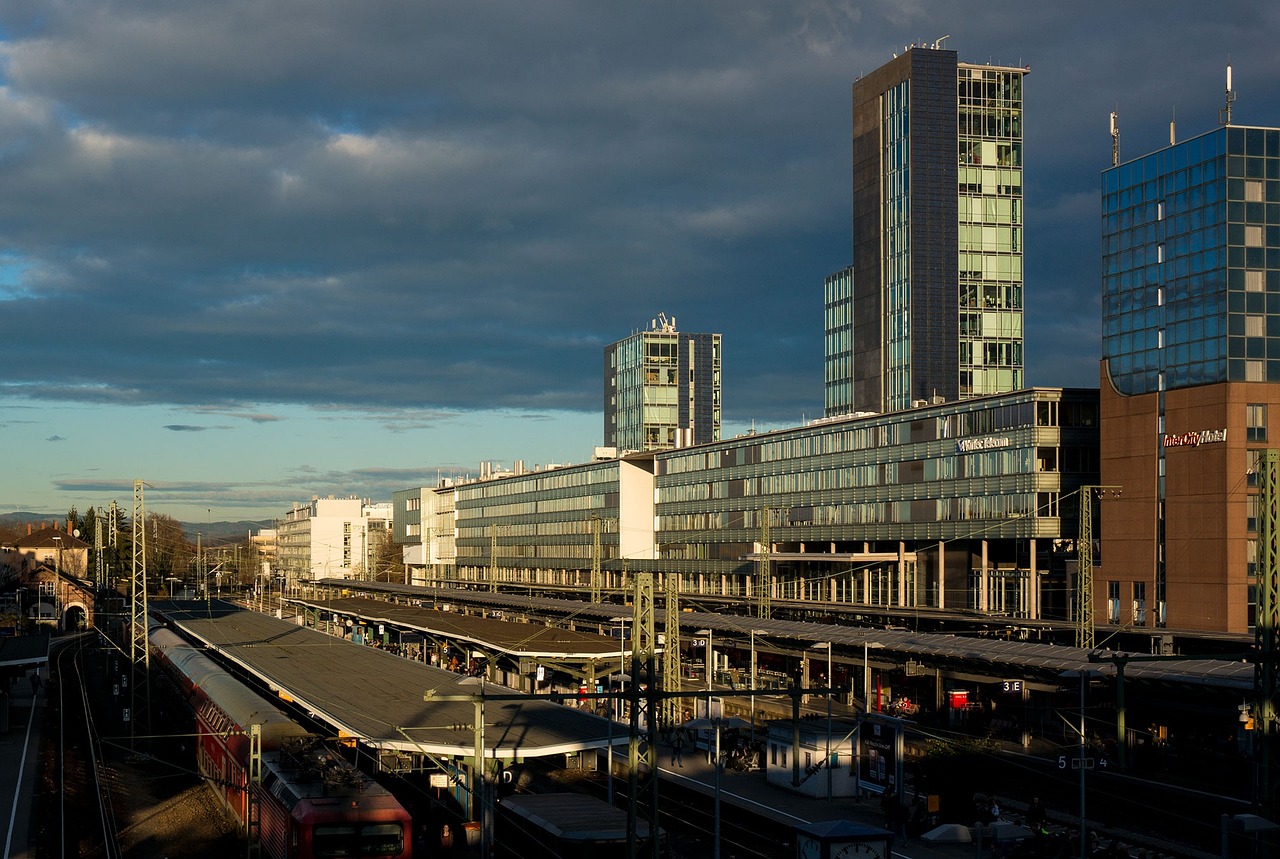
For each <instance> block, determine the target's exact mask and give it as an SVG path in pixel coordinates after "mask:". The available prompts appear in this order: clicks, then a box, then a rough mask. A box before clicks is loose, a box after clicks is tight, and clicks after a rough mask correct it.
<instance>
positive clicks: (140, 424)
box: [0, 0, 1280, 523]
mask: <svg viewBox="0 0 1280 859" xmlns="http://www.w3.org/2000/svg"><path fill="white" fill-rule="evenodd" d="M1277 33H1280V4H1277V3H1274V2H1231V0H1227V2H1221V3H1212V4H1211V3H1204V2H1202V0H1165V2H1159V3H1155V2H1138V1H1137V0H1134V2H1125V3H1115V2H1050V3H1027V2H1004V0H992V2H981V3H976V2H972V0H970V2H963V3H962V2H947V0H939V2H923V0H893V2H818V0H780V2H758V1H757V0H733V2H729V0H719V2H704V0H679V1H678V2H665V0H657V2H648V3H638V4H636V3H633V4H625V5H624V4H619V3H609V2H602V0H582V2H578V0H538V2H528V0H492V2H484V0H476V2H457V0H448V1H447V2H438V0H221V2H215V3H207V2H173V0H127V2H126V0H4V2H3V3H0V322H2V323H3V325H2V327H0V450H3V452H4V456H3V460H2V461H3V462H4V465H3V466H0V513H5V512H13V511H33V512H47V513H51V514H62V513H65V512H66V511H67V510H68V509H69V508H70V507H72V506H75V507H76V508H77V509H79V510H80V511H84V510H85V509H87V508H88V507H90V506H94V507H102V506H105V505H107V504H109V503H110V502H111V501H112V500H115V501H117V502H118V503H120V504H121V505H122V506H124V507H125V508H130V507H131V504H132V498H133V485H134V481H135V480H143V481H145V482H146V484H147V487H146V490H145V499H146V505H147V510H148V511H149V512H150V511H156V512H162V513H165V514H167V515H171V516H174V517H175V518H178V519H180V520H182V521H186V522H194V523H200V522H203V521H209V522H213V521H223V520H237V519H254V520H259V519H271V518H276V517H283V516H284V513H285V511H287V510H288V509H289V508H290V507H291V506H292V503H293V502H295V501H303V502H305V501H307V500H309V499H310V498H311V497H312V496H320V497H326V496H329V495H334V496H339V497H346V496H352V495H356V496H361V497H365V498H370V499H373V500H389V499H390V498H391V493H392V492H394V491H396V490H398V489H408V488H412V487H416V486H424V485H434V484H435V483H436V482H437V481H438V480H439V478H441V477H445V476H455V475H461V474H466V473H473V472H474V471H475V470H476V469H477V467H478V464H479V463H480V462H481V461H494V462H498V463H503V464H505V465H511V464H512V463H513V462H514V461H515V460H523V461H524V462H525V463H526V465H528V466H530V467H532V466H535V465H547V464H552V463H561V464H562V463H571V462H584V461H587V460H589V459H590V457H591V453H592V449H593V447H594V446H596V445H599V444H601V443H602V441H603V439H602V435H603V419H602V416H601V407H602V405H601V404H602V391H601V385H602V362H603V349H604V347H605V346H606V345H608V344H609V343H612V342H614V341H616V340H619V339H621V338H622V337H625V336H627V335H628V334H630V333H632V332H634V331H637V330H641V329H644V328H646V327H648V326H649V324H650V321H651V320H653V319H654V318H656V317H657V316H658V314H659V313H664V314H666V315H667V316H668V317H675V318H676V320H677V324H678V327H679V328H680V329H681V330H684V331H690V332H706V331H714V332H718V333H720V334H722V335H723V338H724V347H723V362H724V364H723V384H724V392H723V403H724V406H723V410H724V428H723V432H722V434H723V436H724V437H732V436H734V435H737V434H740V433H742V432H746V431H748V430H749V429H751V428H755V429H774V428H779V427H787V426H796V425H800V424H802V423H803V422H805V421H806V420H809V419H812V418H814V417H818V416H820V415H821V413H822V280H823V278H824V277H825V276H826V275H828V274H830V273H832V272H835V271H838V270H840V269H842V268H844V267H845V266H847V265H849V264H850V263H851V262H852V247H851V245H852V242H851V237H850V232H851V229H850V227H851V217H852V215H851V204H850V187H851V176H850V163H849V162H850V153H851V143H850V133H851V128H850V125H851V121H850V88H851V86H852V83H853V81H854V80H855V79H857V78H858V77H859V76H860V75H862V74H865V73H868V72H870V71H872V70H874V69H875V68H877V67H878V66H880V65H882V64H883V63H885V62H887V61H888V60H890V59H892V57H893V55H894V53H895V52H897V53H901V52H902V51H903V50H904V47H905V46H906V45H909V44H913V43H931V42H934V41H936V40H938V39H939V38H941V37H943V36H946V37H948V38H947V39H946V40H945V42H944V47H946V48H948V49H950V50H955V51H956V52H957V53H958V56H959V59H960V60H961V61H962V62H971V63H988V62H990V63H994V64H997V65H1015V66H1029V67H1030V69H1031V73H1030V75H1029V76H1028V78H1027V81H1026V89H1025V125H1024V130H1025V142H1024V158H1025V176H1024V183H1025V185H1024V193H1025V212H1026V216H1025V221H1026V230H1025V305H1026V311H1025V313H1026V330H1025V340H1026V351H1025V360H1026V381H1027V383H1028V385H1035V386H1052V387H1057V386H1086V387H1097V384H1098V360H1099V349H1100V320H1099V248H1098V234H1099V217H1098V212H1099V205H1100V204H1099V199H1098V182H1099V174H1100V172H1101V171H1102V170H1103V169H1105V168H1106V167H1107V166H1108V165H1109V163H1110V157H1111V138H1110V134H1109V129H1108V118H1109V114H1110V112H1111V111H1112V110H1116V111H1118V113H1119V120H1120V150H1121V159H1122V160H1126V159H1128V158H1134V157H1138V156H1139V155H1142V154H1145V153H1147V152H1150V151H1152V150H1155V149H1158V148H1160V147H1162V146H1164V145H1166V144H1167V142H1168V139H1169V123H1170V121H1171V120H1176V121H1177V133H1178V137H1179V139H1183V138H1187V137H1191V136H1194V135H1196V134H1200V133H1203V132H1206V131H1209V130H1211V129H1212V128H1214V127H1216V125H1217V124H1218V114H1219V110H1220V109H1221V108H1222V107H1223V103H1224V90H1225V68H1226V65H1227V63H1228V61H1229V62H1230V63H1231V64H1232V67H1233V82H1234V88H1235V91H1236V94H1237V101H1236V102H1235V104H1234V111H1233V119H1234V122H1235V123H1236V124H1239V125H1251V124H1252V125H1271V126H1275V125H1280V51H1276V49H1275V37H1276V34H1277Z"/></svg>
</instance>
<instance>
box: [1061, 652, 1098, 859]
mask: <svg viewBox="0 0 1280 859" xmlns="http://www.w3.org/2000/svg"><path fill="white" fill-rule="evenodd" d="M1059 676H1060V677H1062V678H1063V679H1067V680H1070V679H1073V678H1076V677H1079V678H1080V752H1079V756H1078V758H1077V760H1076V768H1077V769H1078V770H1080V859H1086V857H1087V856H1088V855H1089V852H1088V851H1089V846H1088V845H1089V839H1088V831H1087V826H1086V824H1085V813H1084V812H1085V804H1084V796H1085V789H1084V771H1085V765H1086V758H1085V739H1084V693H1085V689H1087V688H1088V686H1089V680H1090V679H1092V678H1094V677H1101V676H1102V674H1101V672H1099V671H1096V670H1094V669H1091V668H1078V669H1075V670H1073V671H1064V672H1062V674H1060V675H1059Z"/></svg>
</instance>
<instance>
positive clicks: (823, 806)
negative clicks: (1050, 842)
mask: <svg viewBox="0 0 1280 859" xmlns="http://www.w3.org/2000/svg"><path fill="white" fill-rule="evenodd" d="M671 753H672V749H671V746H670V744H668V743H666V742H660V743H659V744H658V751H657V754H658V758H657V761H658V769H659V773H660V777H661V778H662V780H663V782H664V783H673V784H674V783H678V784H681V785H684V786H686V787H691V788H693V789H695V790H697V791H698V792H699V793H702V794H704V795H706V796H713V795H714V793H715V791H716V772H715V767H714V766H713V765H712V764H711V762H710V761H709V759H708V755H707V753H706V750H705V749H701V748H690V747H689V746H686V747H685V749H684V754H683V756H682V757H683V763H684V766H682V767H681V766H676V767H672V766H669V764H670V762H671V760H672V757H671ZM616 754H617V753H616V752H615V755H616ZM621 760H622V762H623V763H624V764H625V754H623V755H621ZM719 790H720V801H721V803H724V804H730V805H734V806H737V807H739V808H745V809H748V810H750V811H753V812H754V813H757V814H759V815H760V816H762V817H768V818H771V819H774V820H777V821H780V822H783V823H790V824H792V825H797V826H799V825H801V824H804V823H821V822H826V821H834V820H843V821H849V822H851V823H857V824H862V825H864V826H874V827H880V828H888V827H887V826H886V821H885V816H884V812H883V811H882V809H881V805H880V798H879V796H876V795H872V794H868V795H866V796H864V797H861V798H853V797H843V796H842V797H835V798H833V799H825V798H814V797H811V796H806V795H803V794H800V793H797V792H793V791H790V790H786V789H784V788H780V787H777V786H775V785H772V784H769V783H768V782H767V781H766V779H765V774H764V772H763V771H761V770H753V771H749V772H738V771H734V770H732V769H730V768H727V767H726V768H724V770H723V771H722V772H721V773H720V784H719ZM659 793H660V794H661V789H659ZM912 799H913V798H912V797H908V800H907V804H908V805H910V804H911V800H912ZM999 800H1000V804H1001V807H1002V808H1005V809H1006V810H1007V817H1008V818H1009V819H1010V820H1017V819H1020V817H1021V813H1022V811H1024V810H1025V805H1022V804H1020V803H1019V802H1018V801H1017V800H1016V799H1012V798H1008V797H999ZM659 803H660V804H661V798H660V799H659ZM1050 824H1051V827H1052V828H1055V829H1059V830H1067V831H1072V832H1074V831H1076V829H1077V827H1078V825H1079V820H1078V818H1075V817H1071V816H1069V815H1067V814H1057V813H1051V814H1050ZM1089 829H1090V831H1095V832H1097V833H1098V835H1099V838H1100V840H1101V842H1102V843H1103V844H1105V845H1112V844H1114V845H1116V852H1114V853H1113V854H1112V855H1114V856H1116V857H1121V859H1124V857H1128V859H1133V857H1139V856H1146V857H1149V859H1160V858H1161V857H1164V859H1220V857H1218V856H1217V855H1216V854H1211V853H1207V852H1204V851H1200V850H1196V849H1194V848H1190V847H1186V846H1185V845H1179V844H1172V843H1167V842H1162V841H1159V840H1158V839H1152V838H1150V837H1148V836H1143V835H1140V834H1137V833H1135V832H1132V831H1128V830H1124V829H1116V828H1109V829H1105V830H1104V829H1102V827H1101V826H1100V825H1099V824H1098V823H1097V822H1096V821H1090V822H1089ZM1016 843H1017V842H1016V841H1013V840H1004V841H997V842H995V843H990V844H988V845H987V846H982V847H980V846H979V844H977V843H975V842H974V841H967V842H947V841H929V840H926V839H924V838H921V837H907V836H906V835H905V834H903V833H898V835H896V836H895V838H894V840H893V856H894V857H897V859H984V857H1002V856H1005V855H1007V854H1008V853H1009V852H1010V851H1012V850H1013V848H1014V847H1015V845H1016ZM1072 855H1076V854H1074V853H1073V854H1072Z"/></svg>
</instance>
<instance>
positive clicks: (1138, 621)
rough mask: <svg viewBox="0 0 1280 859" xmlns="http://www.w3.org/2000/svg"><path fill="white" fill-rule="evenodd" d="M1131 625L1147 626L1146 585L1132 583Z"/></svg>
mask: <svg viewBox="0 0 1280 859" xmlns="http://www.w3.org/2000/svg"><path fill="white" fill-rule="evenodd" d="M1133 625H1134V626H1146V625H1147V583H1146V582H1134V583H1133Z"/></svg>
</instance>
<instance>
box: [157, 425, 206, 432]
mask: <svg viewBox="0 0 1280 859" xmlns="http://www.w3.org/2000/svg"><path fill="white" fill-rule="evenodd" d="M165 429H167V430H172V431H173V432H204V431H205V430H207V429H209V427H198V426H192V425H191V424H167V425H165Z"/></svg>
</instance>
